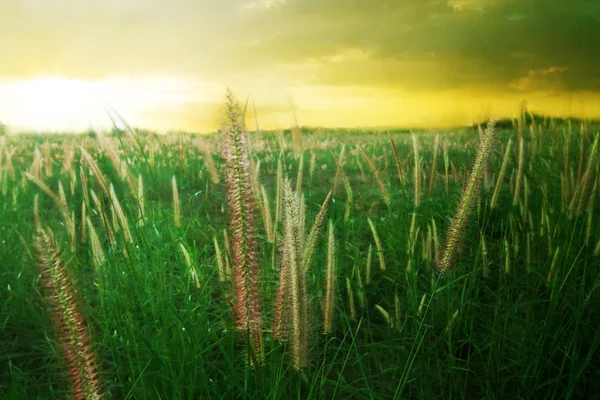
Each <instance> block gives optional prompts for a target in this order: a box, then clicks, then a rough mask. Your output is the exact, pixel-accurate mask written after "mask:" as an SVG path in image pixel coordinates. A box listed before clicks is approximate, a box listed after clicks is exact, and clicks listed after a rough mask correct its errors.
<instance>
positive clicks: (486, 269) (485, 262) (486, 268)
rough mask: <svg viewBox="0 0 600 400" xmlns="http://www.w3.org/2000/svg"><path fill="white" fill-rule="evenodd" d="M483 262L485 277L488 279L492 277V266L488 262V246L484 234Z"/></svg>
mask: <svg viewBox="0 0 600 400" xmlns="http://www.w3.org/2000/svg"><path fill="white" fill-rule="evenodd" d="M480 242H481V262H482V264H483V277H484V278H488V277H489V276H490V264H489V261H488V250H487V245H486V243H485V237H484V236H483V232H482V233H481V240H480Z"/></svg>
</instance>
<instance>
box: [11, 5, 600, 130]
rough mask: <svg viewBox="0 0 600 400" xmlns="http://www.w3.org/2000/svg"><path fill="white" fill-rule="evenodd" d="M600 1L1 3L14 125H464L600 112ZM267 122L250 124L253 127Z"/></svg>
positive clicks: (167, 127) (166, 127) (209, 127)
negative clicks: (229, 108) (228, 104)
mask: <svg viewBox="0 0 600 400" xmlns="http://www.w3.org/2000/svg"><path fill="white" fill-rule="evenodd" d="M599 38H600V1H593V0H587V1H585V0H552V1H550V0H387V1H385V0H384V1H382V0H361V1H359V0H171V1H166V0H0V54H1V61H0V121H1V122H3V123H5V124H7V125H9V127H10V128H12V129H13V130H20V129H43V130H63V129H64V130H71V129H74V130H83V129H86V128H87V127H88V126H93V127H101V126H108V124H109V119H108V117H107V116H106V114H105V113H104V109H103V104H109V105H110V106H112V107H113V108H115V109H117V110H118V111H119V112H120V113H121V114H122V115H123V116H124V117H125V118H126V119H127V120H128V122H130V123H131V124H132V125H135V126H138V127H142V128H149V129H155V130H158V131H167V130H171V129H173V130H187V131H199V132H204V131H211V130H214V129H216V128H217V127H218V126H219V123H220V120H221V117H222V104H223V102H224V98H225V90H226V87H227V86H229V87H231V88H232V90H233V91H234V93H236V95H237V96H238V98H239V99H240V100H242V101H244V100H245V99H246V96H248V95H250V96H251V99H252V100H253V101H254V102H255V104H256V111H257V114H258V120H259V123H260V126H261V128H276V127H282V128H284V127H289V126H290V124H291V123H292V121H293V117H292V113H291V109H292V106H291V103H293V107H294V110H295V111H296V113H297V116H298V121H299V123H300V124H302V125H311V126H316V125H319V126H332V127H355V126H370V127H374V126H408V127H425V126H431V127H434V126H449V125H461V124H462V125H464V124H468V123H471V122H472V121H473V119H474V118H480V117H481V115H482V112H483V110H485V109H487V108H488V107H489V109H491V114H492V116H513V115H515V114H516V112H517V110H518V105H519V102H520V101H521V100H522V99H526V100H527V102H528V105H529V108H530V109H531V110H533V111H537V112H543V113H547V114H554V115H566V114H571V115H577V116H584V117H600V62H599V61H600V39H599ZM253 124H254V121H253V118H250V119H249V126H253Z"/></svg>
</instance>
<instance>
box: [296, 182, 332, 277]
mask: <svg viewBox="0 0 600 400" xmlns="http://www.w3.org/2000/svg"><path fill="white" fill-rule="evenodd" d="M332 195H333V191H332V190H330V191H329V193H327V196H326V197H325V200H324V201H323V204H321V209H320V210H319V212H318V213H317V215H316V216H315V219H314V221H313V224H312V228H310V232H309V233H308V236H307V237H306V242H305V243H304V253H303V256H302V269H303V270H304V271H305V272H306V271H308V268H309V267H310V264H311V263H312V261H313V258H314V254H315V247H316V245H317V239H318V238H319V232H320V231H321V226H323V222H324V221H325V216H326V214H327V208H328V206H329V200H331V196H332Z"/></svg>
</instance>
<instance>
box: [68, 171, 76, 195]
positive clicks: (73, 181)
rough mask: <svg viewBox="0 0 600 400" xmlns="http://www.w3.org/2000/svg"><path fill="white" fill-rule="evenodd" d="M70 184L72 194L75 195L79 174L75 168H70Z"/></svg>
mask: <svg viewBox="0 0 600 400" xmlns="http://www.w3.org/2000/svg"><path fill="white" fill-rule="evenodd" d="M69 186H70V188H71V196H74V195H75V189H76V188H77V174H76V173H75V168H71V169H69Z"/></svg>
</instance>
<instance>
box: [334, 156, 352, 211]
mask: <svg viewBox="0 0 600 400" xmlns="http://www.w3.org/2000/svg"><path fill="white" fill-rule="evenodd" d="M333 161H335V163H336V165H337V171H336V176H337V175H338V174H339V176H340V178H341V179H342V182H343V183H344V188H345V189H346V196H347V202H348V203H349V204H352V203H354V194H353V193H352V186H350V181H349V180H348V176H347V175H346V173H345V172H344V167H343V166H342V164H340V162H339V161H338V160H336V159H335V157H334V159H333Z"/></svg>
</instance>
